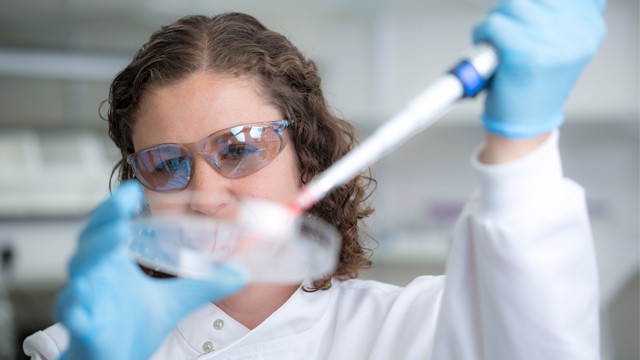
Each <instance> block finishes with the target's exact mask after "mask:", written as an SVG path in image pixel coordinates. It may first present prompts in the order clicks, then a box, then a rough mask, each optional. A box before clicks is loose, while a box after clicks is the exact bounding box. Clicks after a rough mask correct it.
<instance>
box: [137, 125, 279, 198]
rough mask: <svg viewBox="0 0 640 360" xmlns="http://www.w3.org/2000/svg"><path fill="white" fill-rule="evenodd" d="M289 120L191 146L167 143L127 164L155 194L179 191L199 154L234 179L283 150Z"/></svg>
mask: <svg viewBox="0 0 640 360" xmlns="http://www.w3.org/2000/svg"><path fill="white" fill-rule="evenodd" d="M289 125H290V122H289V120H280V121H272V122H265V123H255V124H244V125H238V126H234V127H231V128H228V129H223V130H219V131H216V132H215V133H213V134H211V135H209V136H207V137H206V138H204V139H202V140H198V141H196V142H193V143H184V144H177V143H167V144H159V145H154V146H150V147H147V148H144V149H142V150H140V151H137V152H135V153H133V154H131V155H129V156H127V163H129V165H131V167H132V168H133V172H134V174H135V176H136V178H137V179H138V181H140V182H141V183H142V184H143V185H144V186H146V187H147V188H149V189H151V190H154V191H170V190H182V189H184V188H186V187H187V185H188V184H189V180H190V179H191V173H192V169H193V160H192V159H193V157H194V156H195V155H196V154H201V155H202V156H203V157H204V158H205V159H206V160H207V162H209V164H210V165H211V166H212V167H213V168H214V169H216V170H217V171H218V172H219V173H220V174H221V175H223V176H225V177H227V178H231V179H237V178H241V177H244V176H248V175H251V174H253V173H255V172H256V171H258V170H260V169H262V168H263V167H265V166H267V164H269V163H270V162H272V161H273V160H274V159H275V158H276V157H277V156H278V154H280V152H281V151H282V149H284V147H285V146H286V143H287V141H286V137H285V136H284V130H285V129H286V128H287V126H289Z"/></svg>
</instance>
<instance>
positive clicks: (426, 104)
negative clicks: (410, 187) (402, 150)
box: [289, 43, 498, 213]
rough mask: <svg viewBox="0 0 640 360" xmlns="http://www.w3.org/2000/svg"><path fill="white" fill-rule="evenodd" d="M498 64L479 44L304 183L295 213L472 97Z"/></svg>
mask: <svg viewBox="0 0 640 360" xmlns="http://www.w3.org/2000/svg"><path fill="white" fill-rule="evenodd" d="M497 65H498V56H497V52H496V50H495V48H494V47H493V46H491V45H489V44H486V43H483V44H479V45H478V46H477V47H476V48H475V49H474V50H473V51H472V53H471V54H470V55H469V57H468V58H467V59H465V60H463V61H461V62H460V63H459V64H458V65H457V66H455V67H454V68H453V70H451V71H450V72H449V73H447V74H446V75H443V76H442V77H441V78H440V79H438V80H437V81H436V82H435V83H434V84H432V85H431V86H429V87H428V88H427V89H426V90H424V91H423V92H422V93H421V94H419V95H418V96H417V97H416V98H415V99H413V100H412V101H411V102H410V103H409V104H408V105H407V106H406V107H405V108H404V109H403V110H402V111H400V112H399V113H398V114H397V115H395V116H394V117H393V118H391V119H390V120H389V121H387V122H386V123H384V124H383V125H381V126H380V127H379V128H378V129H376V131H375V132H374V133H373V134H372V135H371V136H370V137H368V138H367V139H366V140H365V141H364V142H362V143H361V144H360V145H359V146H357V147H355V148H354V149H353V150H352V151H350V152H349V153H347V154H346V155H345V156H343V157H342V158H340V159H339V160H338V161H337V162H336V163H334V164H333V165H332V166H331V167H329V168H328V169H327V170H325V171H324V172H322V173H321V174H320V175H319V176H318V177H316V178H315V179H313V180H312V181H311V182H309V183H308V184H307V185H305V186H304V187H303V188H302V190H301V191H300V193H299V194H298V196H297V197H296V198H295V199H294V200H293V201H292V203H290V204H289V205H290V208H291V209H292V211H293V212H295V213H302V212H303V211H305V210H307V209H309V208H311V207H312V206H313V205H314V204H316V203H317V202H318V201H320V200H321V199H322V198H323V197H325V196H326V195H327V194H328V193H329V192H330V191H331V190H332V189H333V188H335V187H337V186H340V185H342V184H344V183H346V182H348V181H349V180H351V179H352V178H353V177H355V176H356V175H357V174H358V173H359V172H361V171H362V170H363V169H366V168H367V167H369V166H371V165H372V164H373V163H374V162H375V161H377V160H378V159H380V158H381V157H382V156H384V155H386V154H388V153H389V152H391V151H392V150H394V149H395V148H397V147H398V146H400V145H401V144H402V143H404V142H405V141H406V140H408V139H409V138H410V137H411V136H413V135H416V134H418V133H419V132H421V131H423V130H424V129H426V128H427V127H428V126H429V125H431V124H432V123H434V122H435V121H436V120H437V119H438V118H439V117H440V116H441V115H443V114H444V113H445V112H446V111H447V110H448V109H450V108H451V106H452V105H453V104H454V103H456V102H457V101H458V100H460V99H463V98H467V97H473V96H475V95H476V94H477V93H479V92H480V91H481V90H482V89H483V88H484V86H485V84H486V81H487V80H488V79H489V78H490V77H491V75H493V72H494V71H495V68H496V67H497Z"/></svg>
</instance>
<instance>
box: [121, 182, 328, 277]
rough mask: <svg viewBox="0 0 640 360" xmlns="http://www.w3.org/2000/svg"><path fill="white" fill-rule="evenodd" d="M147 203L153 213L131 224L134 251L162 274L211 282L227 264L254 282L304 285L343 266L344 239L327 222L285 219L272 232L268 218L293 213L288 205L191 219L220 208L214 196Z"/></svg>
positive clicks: (255, 204) (182, 195)
mask: <svg viewBox="0 0 640 360" xmlns="http://www.w3.org/2000/svg"><path fill="white" fill-rule="evenodd" d="M165 195H169V196H165ZM147 200H148V201H149V206H148V207H147V208H145V210H144V211H142V212H141V214H140V215H139V216H138V217H137V218H135V219H133V220H132V221H131V223H130V226H131V240H130V242H129V250H130V253H131V256H132V257H133V259H134V260H135V261H136V262H138V263H139V264H140V265H142V266H144V267H146V268H148V269H151V270H153V271H155V272H160V273H164V274H168V275H173V276H179V277H195V278H206V277H207V276H208V275H209V274H211V272H212V269H214V268H215V267H216V266H220V265H225V266H233V267H236V268H239V269H240V270H241V271H243V272H245V273H246V274H247V275H248V277H249V279H250V281H252V282H272V283H299V282H301V281H304V280H309V279H317V278H321V277H324V276H327V275H330V274H332V273H333V271H334V270H335V267H336V265H337V262H338V258H339V252H340V235H339V233H338V232H337V231H336V230H335V229H334V228H333V227H332V226H330V225H329V224H327V223H326V222H324V221H322V220H321V219H318V218H316V217H313V216H311V215H304V216H301V217H298V218H296V219H295V220H293V221H291V220H289V219H283V218H282V217H279V218H276V219H274V221H273V222H270V223H269V224H273V223H278V221H282V223H281V224H280V225H279V226H278V229H277V230H276V231H274V229H273V226H266V227H265V226H264V225H265V223H264V218H265V217H269V218H273V217H274V214H284V213H285V212H286V209H285V208H284V206H282V205H280V204H273V203H268V202H261V201H256V200H247V201H243V203H242V205H241V206H240V207H239V208H238V209H237V211H234V212H228V213H225V214H224V217H223V218H211V217H205V216H203V215H195V214H193V210H192V212H190V213H188V212H186V210H187V209H194V208H197V209H200V210H204V209H206V207H208V206H210V207H215V206H217V204H216V203H215V199H214V198H213V197H211V196H209V197H207V196H206V194H205V195H203V194H194V193H188V192H184V191H181V192H179V193H171V194H161V195H158V194H155V195H154V196H153V198H147ZM276 216H278V215H276ZM258 219H262V221H258Z"/></svg>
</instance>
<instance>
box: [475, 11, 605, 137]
mask: <svg viewBox="0 0 640 360" xmlns="http://www.w3.org/2000/svg"><path fill="white" fill-rule="evenodd" d="M604 7H605V1H604V0H580V1H578V0H570V1H562V0H541V1H528V0H509V1H499V2H498V4H497V5H496V6H495V7H494V8H493V10H492V11H491V12H490V13H489V14H488V16H487V17H486V18H485V19H484V20H483V21H482V22H481V23H480V24H479V25H478V26H477V27H476V28H475V32H474V41H475V42H476V43H481V42H490V43H491V44H493V45H494V46H495V47H496V48H497V49H498V53H499V57H500V65H499V67H498V70H497V72H496V74H495V76H494V77H493V80H492V83H491V85H490V91H489V92H488V94H487V97H486V102H485V109H484V114H483V115H482V120H483V123H484V125H485V128H486V129H487V131H489V132H491V133H495V134H498V135H502V136H505V137H508V138H513V139H524V138H530V137H533V136H536V135H540V134H542V133H544V132H547V131H550V130H553V129H556V128H558V127H559V126H560V125H561V124H562V122H563V121H564V115H563V106H564V103H565V101H566V100H567V98H568V97H569V95H570V92H571V90H572V88H573V86H574V84H575V82H576V80H577V79H578V76H579V75H580V74H581V72H582V70H583V69H584V68H585V66H586V65H587V63H588V62H589V60H590V59H591V57H592V56H593V55H594V54H595V52H596V50H597V49H598V47H599V45H600V43H601V42H602V39H603V38H604V34H605V25H604V21H603V18H602V11H603V10H604Z"/></svg>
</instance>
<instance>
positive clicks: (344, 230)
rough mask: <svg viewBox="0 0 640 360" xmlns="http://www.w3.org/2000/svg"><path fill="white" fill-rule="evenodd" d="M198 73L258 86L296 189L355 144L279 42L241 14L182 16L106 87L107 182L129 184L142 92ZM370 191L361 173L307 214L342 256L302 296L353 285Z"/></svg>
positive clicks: (313, 70)
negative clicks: (280, 125)
mask: <svg viewBox="0 0 640 360" xmlns="http://www.w3.org/2000/svg"><path fill="white" fill-rule="evenodd" d="M198 71H214V72H218V73H226V74H233V75H236V76H239V75H249V76H252V77H254V78H255V79H257V80H258V83H259V84H260V87H261V89H262V90H263V93H264V94H265V96H267V97H268V98H269V100H270V101H271V102H272V103H273V104H274V105H275V106H276V107H277V108H278V109H279V110H280V111H281V113H282V115H283V116H284V117H285V118H286V119H289V120H291V121H292V125H291V126H290V127H289V129H288V130H287V131H288V136H289V138H290V140H291V143H292V144H293V146H294V147H295V152H296V154H297V162H298V168H299V170H300V181H301V183H302V184H306V183H308V182H309V181H311V180H312V179H313V178H314V177H315V176H316V175H317V174H319V173H320V172H322V171H323V170H325V169H326V168H328V167H329V166H330V165H332V164H333V163H334V162H335V161H336V160H338V159H339V158H340V157H342V156H343V155H344V154H345V153H347V152H348V151H349V150H351V149H352V148H353V147H354V146H355V144H357V138H356V132H355V129H354V127H353V126H352V125H351V124H350V123H348V122H346V121H344V120H342V119H340V118H338V117H336V116H334V115H333V114H332V113H331V111H330V110H329V106H328V104H327V102H326V101H325V98H324V95H323V93H322V89H321V80H320V76H319V74H318V69H317V67H316V65H315V63H314V62H313V61H311V60H309V59H306V58H305V57H304V56H303V55H302V54H301V53H300V51H299V50H298V49H297V48H296V47H295V46H294V45H293V44H292V43H291V42H290V41H289V40H288V39H287V38H286V37H285V36H283V35H281V34H279V33H277V32H274V31H271V30H269V29H267V28H266V27H265V26H263V25H262V24H261V23H260V22H259V21H258V20H256V19H255V18H254V17H252V16H250V15H246V14H241V13H226V14H221V15H217V16H213V17H207V16H186V17H183V18H181V19H179V20H177V21H176V22H174V23H172V24H170V25H167V26H163V27H162V28H161V29H160V30H158V31H156V32H155V33H154V34H153V35H152V36H151V38H150V39H149V41H148V42H147V43H146V44H144V45H143V46H142V47H141V48H140V49H139V50H138V52H137V53H136V54H135V56H134V58H133V60H132V61H131V63H130V64H129V65H128V66H127V67H126V68H125V69H124V70H122V71H121V72H120V73H119V74H118V75H117V76H116V78H115V79H114V80H113V82H112V84H111V87H110V91H109V98H108V100H107V101H108V103H109V110H108V114H107V121H108V123H109V136H110V137H111V139H112V140H113V142H114V143H115V144H116V146H117V147H118V148H119V149H120V152H121V154H122V158H121V159H120V160H119V161H118V162H117V163H116V165H115V166H114V168H113V172H112V174H111V176H112V178H113V175H114V174H115V173H116V172H119V179H120V181H123V180H127V179H132V178H134V174H133V170H132V168H131V166H130V165H129V164H128V163H127V162H126V161H125V157H126V156H127V155H129V154H131V153H133V152H134V151H135V149H134V147H133V141H132V129H133V125H134V122H135V119H136V111H137V110H138V107H139V105H140V100H141V98H142V96H143V95H144V94H145V91H147V90H149V89H150V88H152V87H159V86H163V85H168V84H171V83H175V82H178V81H180V80H181V79H184V78H186V77H187V76H188V75H190V74H192V73H195V72H198ZM110 184H111V182H110ZM372 184H373V185H375V180H373V179H372V178H371V176H369V172H366V173H361V174H359V175H358V176H357V177H356V178H354V179H353V180H351V181H350V182H348V183H347V184H345V185H343V186H340V187H338V188H336V189H335V190H334V191H332V192H331V193H330V194H329V195H328V196H327V197H325V198H324V199H323V200H322V201H320V202H319V203H318V204H316V205H315V206H314V207H313V208H312V209H311V210H310V212H311V213H312V214H314V215H316V216H318V217H320V218H323V219H324V220H325V221H327V222H329V223H330V224H332V225H333V226H334V227H335V228H337V230H338V231H339V232H340V234H341V235H342V249H341V253H340V260H339V264H338V267H337V269H336V270H335V272H334V273H333V274H332V275H331V276H330V277H327V278H324V279H318V280H315V281H314V283H313V285H312V286H310V287H309V288H308V289H306V290H308V291H316V290H320V289H328V288H329V287H330V286H331V278H332V277H335V278H338V279H349V278H355V277H357V276H358V272H359V270H360V269H363V268H368V267H370V266H371V261H370V260H369V257H370V256H369V255H370V250H369V249H367V248H366V247H365V246H364V240H365V239H366V237H367V236H368V235H367V234H366V232H364V231H363V230H362V228H363V226H362V220H363V219H364V218H365V217H367V216H369V215H370V214H371V213H372V212H373V209H372V208H371V207H370V206H369V204H368V201H367V199H368V198H369V196H370V195H371V193H372V191H373V190H372V189H373V188H374V187H370V185H372Z"/></svg>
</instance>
